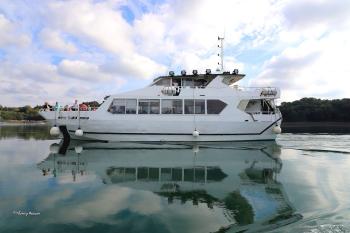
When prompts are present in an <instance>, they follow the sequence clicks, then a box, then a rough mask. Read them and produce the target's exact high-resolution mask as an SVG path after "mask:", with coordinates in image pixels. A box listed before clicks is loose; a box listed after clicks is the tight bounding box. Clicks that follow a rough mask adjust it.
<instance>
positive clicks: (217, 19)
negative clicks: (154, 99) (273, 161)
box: [0, 0, 350, 105]
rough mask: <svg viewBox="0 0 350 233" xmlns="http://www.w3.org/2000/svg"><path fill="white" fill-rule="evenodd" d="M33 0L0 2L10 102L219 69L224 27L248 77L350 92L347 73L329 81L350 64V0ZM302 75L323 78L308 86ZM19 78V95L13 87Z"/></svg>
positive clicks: (299, 93)
mask: <svg viewBox="0 0 350 233" xmlns="http://www.w3.org/2000/svg"><path fill="white" fill-rule="evenodd" d="M34 3H37V7H32V5H29V4H25V3H16V2H15V3H14V2H13V1H10V0H4V1H2V2H1V4H0V9H1V12H2V13H1V14H0V35H1V37H0V74H1V76H0V79H1V81H2V83H6V87H0V95H1V96H2V100H3V102H2V103H1V104H3V105H9V104H15V105H20V104H24V102H25V99H27V100H30V101H32V100H33V102H34V99H35V101H39V100H40V102H44V101H46V100H53V101H55V95H56V98H57V99H61V100H62V101H67V100H68V96H69V99H71V98H74V99H75V97H73V95H79V96H76V98H83V94H84V93H82V91H79V90H78V89H79V88H80V90H83V89H84V90H85V92H88V93H89V96H90V97H91V98H98V97H100V96H105V95H107V94H113V93H114V92H116V91H123V90H129V89H136V88H140V87H142V85H145V84H146V82H147V81H150V80H151V79H153V78H155V77H156V76H158V75H164V74H166V73H167V72H166V71H167V70H175V72H179V71H180V70H181V69H187V72H191V70H192V69H197V70H199V71H200V72H203V71H204V70H205V69H206V68H211V69H212V70H215V69H216V68H217V66H218V65H217V62H218V60H219V59H218V57H217V53H218V52H219V51H218V47H217V42H218V41H217V35H223V34H225V67H226V69H227V70H233V69H234V68H238V69H239V70H240V72H244V73H247V77H246V78H245V80H242V81H241V83H242V84H243V85H246V84H247V83H249V82H250V83H255V84H259V83H260V84H269V85H270V84H271V85H272V84H274V85H281V87H283V89H285V90H286V91H287V92H288V93H289V94H287V95H283V98H285V97H284V96H288V97H287V99H288V100H291V99H293V98H299V97H303V95H305V94H307V95H309V94H310V95H312V94H317V96H320V97H324V98H336V97H341V96H344V97H345V96H346V93H344V90H343V89H342V88H341V87H339V86H341V85H340V84H339V83H341V82H338V84H336V83H331V86H332V87H334V88H331V89H330V90H328V91H326V90H325V89H326V88H324V87H323V86H322V85H324V84H327V85H328V84H329V77H330V76H334V74H335V73H337V75H341V76H343V77H344V75H346V71H347V66H348V65H347V64H345V62H343V60H341V59H345V60H346V56H345V54H346V52H348V44H349V39H348V38H350V37H349V34H348V33H347V31H348V30H347V28H348V27H349V26H350V16H349V15H350V14H348V13H347V12H349V10H350V6H349V3H348V2H347V1H337V2H329V1H322V0H312V1H307V2H305V1H300V0H297V1H292V0H273V1H259V0H235V1H231V0H220V1H219V2H213V1H210V0H203V1H196V0H194V1H186V2H183V1H178V0H164V1H156V2H152V3H149V2H144V1H141V2H137V1H123V0H115V1H114V0H108V1H103V0H102V1H93V0H83V1H78V0H67V1H55V2H44V3H43V2H42V1H38V0H34ZM252 6H254V7H252ZM224 32H225V33H224ZM340 45H341V46H343V48H341V47H340ZM325 67H337V69H336V70H334V69H330V68H326V69H325ZM319 70H322V72H320V71H319ZM306 74H308V76H306ZM316 74H317V79H316V78H313V77H316ZM281 77H283V78H281ZM299 77H303V78H304V80H303V83H304V84H306V83H307V84H308V85H311V84H312V85H314V84H315V83H313V82H316V83H319V85H321V88H319V87H313V86H312V87H310V88H309V89H311V91H309V92H306V91H305V88H303V87H302V85H301V83H302V82H300V78H299ZM338 79H340V78H338ZM14 81H17V82H20V83H21V85H23V86H26V85H27V86H29V87H36V88H40V89H43V90H45V92H37V95H38V96H37V97H36V98H29V99H28V98H27V96H28V94H30V93H31V92H30V91H29V90H27V91H26V89H24V88H20V87H16V86H15V85H10V84H9V83H11V82H14ZM339 81H340V80H339ZM337 85H338V86H337ZM11 88H14V92H17V96H16V97H15V96H14V95H11V94H9V93H8V92H9V90H10V89H11ZM321 90H322V91H321ZM20 91H24V93H22V94H21V93H20ZM283 91H284V90H282V93H284V92H283ZM1 92H2V93H1ZM5 92H6V93H7V94H6V96H5V94H4V93H5ZM64 95H66V96H64ZM292 96H294V97H292Z"/></svg>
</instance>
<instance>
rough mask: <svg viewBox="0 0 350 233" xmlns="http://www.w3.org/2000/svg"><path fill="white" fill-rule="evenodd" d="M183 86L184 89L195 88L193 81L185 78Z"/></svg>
mask: <svg viewBox="0 0 350 233" xmlns="http://www.w3.org/2000/svg"><path fill="white" fill-rule="evenodd" d="M182 85H183V86H184V87H193V79H191V78H183V79H182Z"/></svg>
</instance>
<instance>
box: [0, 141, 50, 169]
mask: <svg viewBox="0 0 350 233" xmlns="http://www.w3.org/2000/svg"><path fill="white" fill-rule="evenodd" d="M52 142H53V141H52V140H43V141H41V140H38V141H36V140H23V139H7V140H2V141H1V148H0V152H1V156H0V167H2V166H8V165H20V164H35V163H37V162H39V161H41V160H43V159H45V157H46V156H47V154H48V153H49V145H50V144H52Z"/></svg>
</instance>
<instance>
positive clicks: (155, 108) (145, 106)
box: [139, 99, 160, 114]
mask: <svg viewBox="0 0 350 233" xmlns="http://www.w3.org/2000/svg"><path fill="white" fill-rule="evenodd" d="M159 112H160V100H156V99H154V100H145V99H143V100H142V99H141V100H139V114H159Z"/></svg>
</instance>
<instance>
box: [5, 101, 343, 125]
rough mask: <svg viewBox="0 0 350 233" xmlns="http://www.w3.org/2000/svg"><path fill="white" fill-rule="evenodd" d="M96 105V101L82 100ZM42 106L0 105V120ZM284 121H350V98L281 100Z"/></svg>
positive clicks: (33, 113) (32, 116) (32, 113)
mask: <svg viewBox="0 0 350 233" xmlns="http://www.w3.org/2000/svg"><path fill="white" fill-rule="evenodd" d="M84 104H86V105H89V106H91V107H98V106H99V103H98V102H96V101H92V102H84ZM42 107H43V106H40V105H37V106H35V107H31V106H29V105H26V106H23V107H3V106H1V105H0V120H25V121H40V120H44V119H43V118H42V117H41V116H40V115H39V113H38V112H39V110H40V109H41V108H42ZM278 107H279V109H280V111H281V113H282V115H283V121H285V122H326V121H328V122H332V121H333V122H350V99H334V100H322V99H316V98H302V99H300V100H296V101H293V102H282V103H281V105H280V106H278Z"/></svg>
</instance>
